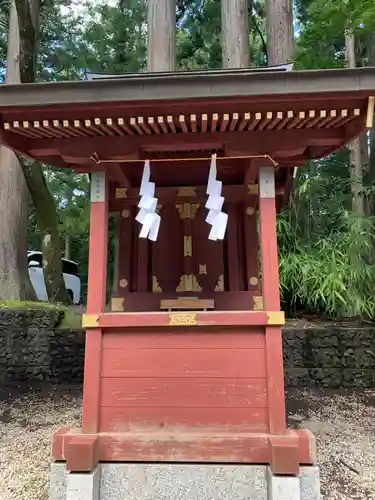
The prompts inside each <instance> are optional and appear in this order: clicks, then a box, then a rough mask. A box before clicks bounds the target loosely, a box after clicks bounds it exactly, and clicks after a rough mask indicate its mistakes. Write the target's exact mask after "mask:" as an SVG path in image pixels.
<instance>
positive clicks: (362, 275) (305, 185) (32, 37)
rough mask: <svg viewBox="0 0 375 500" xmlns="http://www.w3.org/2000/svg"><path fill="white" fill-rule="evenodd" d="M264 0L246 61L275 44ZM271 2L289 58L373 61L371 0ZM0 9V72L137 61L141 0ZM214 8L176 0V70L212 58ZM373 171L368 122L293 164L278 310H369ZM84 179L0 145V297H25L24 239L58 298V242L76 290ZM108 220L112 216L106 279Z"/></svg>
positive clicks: (372, 297) (90, 68)
mask: <svg viewBox="0 0 375 500" xmlns="http://www.w3.org/2000/svg"><path fill="white" fill-rule="evenodd" d="M272 2H274V0H266V1H264V0H252V1H249V9H248V16H249V41H250V51H251V65H252V66H267V64H272V63H273V62H274V61H272V57H273V55H274V54H275V53H277V50H275V46H277V44H278V43H279V42H278V40H277V38H276V39H273V40H272V41H271V40H270V39H269V37H267V23H266V20H267V19H266V17H267V16H266V13H267V15H268V16H269V15H275V12H274V11H273V12H272V9H271V11H270V9H269V4H270V3H272ZM274 3H279V4H282V3H285V4H289V7H290V8H289V14H288V15H289V19H287V21H286V22H287V23H290V25H291V26H293V33H294V47H293V57H292V59H293V61H294V62H295V65H294V68H295V69H320V68H340V67H346V66H349V67H353V66H375V3H374V2H373V1H368V0H295V1H294V2H293V4H291V3H290V1H289V0H276V2H274ZM0 9H1V10H0V28H1V30H2V36H1V37H0V76H1V78H2V80H3V81H5V79H6V81H7V82H9V83H14V82H17V81H20V82H22V83H27V82H32V81H58V80H77V79H85V78H86V77H87V73H88V72H94V73H102V72H107V73H110V74H121V73H127V72H142V71H145V70H146V67H147V24H146V19H147V12H146V11H147V6H146V1H145V0H119V1H115V0H113V1H112V2H109V1H108V2H104V1H101V2H100V1H94V0H88V1H86V2H85V1H79V0H12V1H9V0H0ZM220 15H221V9H220V0H178V1H177V16H176V22H177V60H178V69H179V70H184V69H196V68H206V69H210V68H220V67H221V65H222V48H221V19H220ZM12 26H13V31H12ZM18 26H19V31H18V29H17V28H18ZM19 37H20V38H19ZM270 43H272V44H273V45H272V47H273V49H272V50H270ZM280 43H282V42H280ZM271 53H272V56H271ZM30 54H31V55H30ZM278 62H287V61H278ZM7 69H8V74H7V76H6V70H7ZM25 180H26V182H25ZM374 181H375V134H374V133H372V132H366V133H364V134H363V136H362V137H361V138H360V139H359V140H358V141H355V143H353V144H352V145H350V146H349V147H348V148H344V149H342V150H340V151H338V152H336V153H335V154H332V155H330V156H329V157H327V158H325V159H323V160H320V161H312V162H309V163H308V164H306V166H305V167H304V168H300V169H299V170H298V173H297V176H296V179H295V184H294V187H293V192H292V196H291V198H290V200H289V202H288V204H287V206H286V207H285V208H284V210H283V212H282V213H281V214H280V215H279V217H278V239H279V263H280V281H281V294H282V301H283V307H284V309H286V310H287V312H288V313H289V315H296V314H301V313H304V314H306V313H307V314H317V315H326V316H329V317H333V318H342V317H343V316H347V315H350V316H356V317H361V318H362V319H367V320H373V319H374V318H375V265H374V264H375V223H374V222H375V218H374V217H375V189H374V187H375V185H374ZM88 189H89V179H88V177H87V176H86V175H83V174H76V173H73V172H72V171H69V170H56V169H52V168H50V167H48V166H46V165H36V164H35V163H34V164H31V163H30V161H27V160H25V159H22V158H19V159H17V158H16V157H15V156H14V155H13V153H10V152H9V151H7V150H5V149H4V148H3V149H2V150H1V152H0V211H1V214H2V216H1V219H0V274H1V278H2V279H1V280H0V300H2V301H6V300H24V299H27V298H33V297H32V291H30V288H29V287H28V280H27V268H26V267H25V266H26V260H25V257H24V256H25V254H26V251H27V248H29V249H38V250H39V249H42V250H43V254H44V257H45V263H46V267H45V273H46V281H47V289H48V293H49V296H50V298H51V300H54V301H60V302H64V301H66V300H67V297H66V291H65V289H64V287H63V285H62V284H61V281H62V280H61V267H60V264H59V256H60V255H61V254H62V255H63V256H65V257H66V258H68V259H72V260H75V261H77V262H78V263H79V266H80V272H81V278H82V283H83V290H84V293H85V286H86V283H87V260H88V232H89V196H88ZM115 227H116V218H115V217H114V216H113V217H111V218H110V225H109V229H110V241H109V261H110V263H111V264H110V266H109V273H108V290H109V291H110V288H111V283H112V279H113V272H114V269H113V260H114V259H113V256H114V252H115Z"/></svg>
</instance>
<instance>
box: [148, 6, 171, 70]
mask: <svg viewBox="0 0 375 500" xmlns="http://www.w3.org/2000/svg"><path fill="white" fill-rule="evenodd" d="M147 20H148V59H147V70H148V71H149V72H158V71H175V69H176V0H148V14H147Z"/></svg>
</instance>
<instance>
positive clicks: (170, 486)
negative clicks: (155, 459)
mask: <svg viewBox="0 0 375 500" xmlns="http://www.w3.org/2000/svg"><path fill="white" fill-rule="evenodd" d="M81 498H84V499H85V500H123V499H126V500H177V499H178V500H213V499H215V500H321V496H320V481H319V470H318V468H317V467H301V468H300V471H299V475H298V476H296V477H284V476H275V475H273V474H272V472H271V471H270V469H269V468H267V467H266V466H265V465H218V464H215V465H209V464H197V465H186V464H137V463H132V464H116V463H111V464H107V463H106V464H101V465H99V466H98V467H97V468H96V469H95V471H93V472H92V473H89V474H82V473H74V474H69V473H67V472H66V468H65V467H64V465H63V464H58V463H55V464H54V465H53V466H52V471H51V490H50V500H77V499H81Z"/></svg>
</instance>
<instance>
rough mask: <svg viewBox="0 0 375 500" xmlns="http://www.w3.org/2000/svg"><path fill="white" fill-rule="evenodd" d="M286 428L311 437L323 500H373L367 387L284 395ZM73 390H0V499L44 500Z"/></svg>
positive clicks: (374, 460) (372, 398)
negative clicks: (56, 434) (55, 441)
mask: <svg viewBox="0 0 375 500" xmlns="http://www.w3.org/2000/svg"><path fill="white" fill-rule="evenodd" d="M287 403H288V422H289V425H290V426H294V427H298V426H300V427H304V428H309V429H311V430H312V431H313V432H314V434H315V435H316V436H317V442H318V458H319V465H320V468H321V477H322V492H323V495H324V499H325V500H336V499H339V500H375V390H373V391H370V390H367V391H355V392H353V391H329V390H321V391H320V390H314V391H304V390H298V389H293V390H289V391H288V398H287ZM80 411H81V387H79V386H58V387H55V386H51V385H39V386H35V385H34V386H33V387H27V386H22V387H20V386H18V387H13V388H2V389H1V390H0V500H48V475H49V467H50V442H51V433H52V431H53V430H54V429H55V428H56V427H59V426H61V425H64V426H65V425H68V426H77V425H79V421H80Z"/></svg>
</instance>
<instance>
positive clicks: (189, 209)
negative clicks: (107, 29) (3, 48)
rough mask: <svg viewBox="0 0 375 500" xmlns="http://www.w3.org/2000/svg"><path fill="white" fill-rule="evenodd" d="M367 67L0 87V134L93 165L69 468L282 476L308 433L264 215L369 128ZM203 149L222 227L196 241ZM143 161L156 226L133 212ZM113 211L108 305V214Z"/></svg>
mask: <svg viewBox="0 0 375 500" xmlns="http://www.w3.org/2000/svg"><path fill="white" fill-rule="evenodd" d="M374 94H375V68H364V69H355V70H326V71H307V72H301V71H295V72H277V71H275V72H256V71H255V72H254V71H251V70H223V71H206V72H189V73H171V74H167V73H165V74H163V73H161V74H145V75H129V76H126V77H121V78H109V79H101V80H97V81H86V82H64V83H48V84H29V85H3V86H1V87H0V118H1V138H2V143H3V144H6V145H7V146H9V147H10V148H12V149H13V150H15V151H17V152H18V153H22V154H24V155H27V156H29V157H32V158H35V159H37V160H39V161H41V162H43V163H47V164H50V165H53V166H56V167H59V168H73V169H74V170H76V171H78V172H88V173H90V174H91V220H90V249H89V252H90V253H89V281H88V298H87V311H86V314H85V315H84V317H83V326H84V328H85V329H86V355H85V375H84V393H83V418H82V428H81V429H68V428H62V429H60V430H59V431H57V432H56V433H55V434H54V436H53V444H52V449H53V457H54V459H55V460H57V461H65V462H66V464H67V468H68V470H71V471H90V470H92V469H93V468H94V467H95V466H96V464H97V463H98V462H185V463H186V462H189V463H191V462H214V463H237V464H238V463H239V464H245V463H246V464H257V463H260V464H270V465H271V467H272V470H273V472H274V473H275V474H292V475H293V474H298V470H299V466H300V465H302V464H313V463H314V462H315V442H314V437H313V436H312V434H311V433H310V432H308V431H304V430H298V431H297V430H290V429H287V428H286V421H285V401H284V377H283V356H282V338H281V328H282V326H283V324H284V321H285V320H284V314H283V312H282V311H281V310H280V297H279V279H278V263H277V234H276V213H277V211H278V210H279V208H280V207H282V205H283V204H284V203H285V202H286V201H287V200H288V197H289V193H290V189H291V186H292V183H293V173H294V169H295V167H299V166H301V165H303V164H304V162H306V161H307V160H311V159H318V158H321V157H322V156H325V155H328V154H329V153H331V152H333V151H334V150H336V149H337V148H340V147H341V146H343V145H345V144H346V143H348V142H349V141H350V140H351V139H353V138H355V137H357V136H358V135H359V134H360V133H361V132H362V131H363V130H364V129H365V127H366V126H368V127H369V126H371V125H372V117H373V112H374V97H372V96H373V95H374ZM212 155H216V168H217V180H219V181H221V182H222V190H221V196H222V197H223V198H224V200H225V203H224V206H223V209H222V210H223V212H224V213H226V214H227V215H228V223H227V228H226V233H225V238H224V239H223V240H217V241H212V240H210V239H209V234H210V229H211V226H210V225H209V224H207V221H206V217H207V209H206V208H205V205H206V202H207V198H208V195H207V181H208V176H209V169H210V162H211V159H212ZM145 161H147V162H148V164H149V165H150V172H151V181H152V182H153V183H155V186H156V187H155V198H157V207H156V212H157V213H158V215H159V216H160V220H161V223H160V230H159V234H158V236H157V239H156V241H150V240H148V239H146V238H139V232H140V225H139V223H138V222H137V221H136V220H135V218H136V216H137V213H138V208H137V206H138V204H139V200H140V184H141V178H142V173H143V171H144V164H145ZM109 212H111V213H113V212H116V213H118V214H120V217H119V229H118V252H117V257H116V258H117V259H118V263H117V264H118V265H117V268H118V273H117V276H116V280H117V291H116V294H115V296H114V297H112V300H111V306H110V310H108V308H107V306H106V275H107V236H108V214H109Z"/></svg>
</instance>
